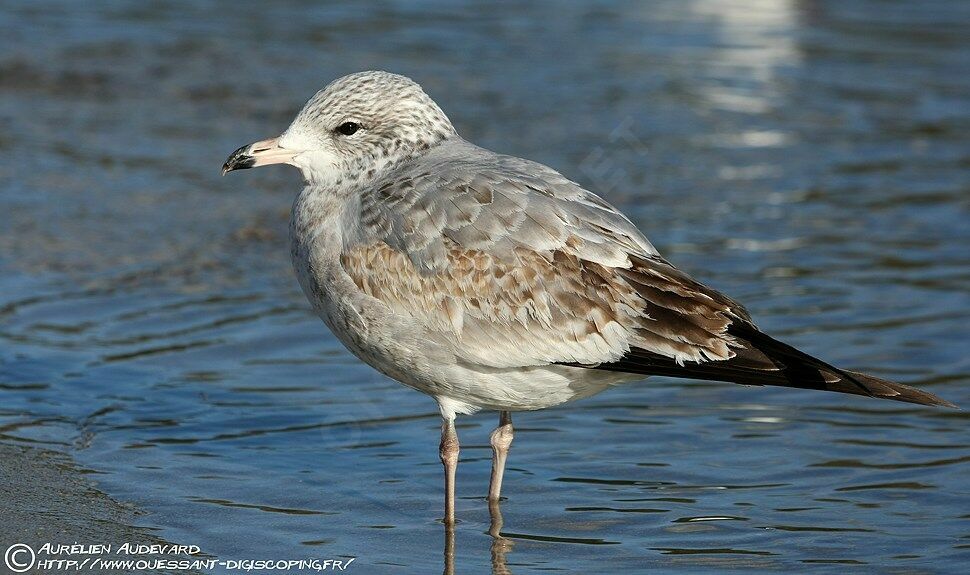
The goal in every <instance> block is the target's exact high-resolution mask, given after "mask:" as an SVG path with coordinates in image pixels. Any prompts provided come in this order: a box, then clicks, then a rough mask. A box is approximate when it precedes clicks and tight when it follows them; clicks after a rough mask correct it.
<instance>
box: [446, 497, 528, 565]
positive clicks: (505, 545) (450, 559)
mask: <svg viewBox="0 0 970 575" xmlns="http://www.w3.org/2000/svg"><path fill="white" fill-rule="evenodd" d="M488 514H489V517H490V518H491V523H490V525H489V528H488V534H489V535H491V536H492V546H491V550H490V551H491V554H492V575H511V574H512V571H510V570H509V567H508V559H507V557H506V555H508V554H509V553H510V552H511V551H512V546H513V545H514V542H513V541H512V540H511V539H508V538H506V537H503V536H502V508H501V507H500V505H499V502H498V501H489V502H488ZM444 555H445V570H444V575H455V525H454V523H450V524H449V523H445V553H444Z"/></svg>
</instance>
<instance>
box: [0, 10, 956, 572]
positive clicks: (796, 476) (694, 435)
mask: <svg viewBox="0 0 970 575" xmlns="http://www.w3.org/2000/svg"><path fill="white" fill-rule="evenodd" d="M968 25H970V4H967V3H964V2H944V1H935V2H934V1H930V2H925V1H924V2H916V1H913V2H892V3H887V2H876V1H859V2H851V3H844V2H835V1H827V2H826V1H807V0H806V1H801V2H795V1H785V0H778V1H758V0H737V1H728V2H720V1H714V0H689V1H680V0H678V1H674V0H670V1H659V2H650V3H609V2H598V3H592V4H580V3H554V2H533V3H529V4H527V5H522V6H513V5H509V6H503V7H501V8H499V7H495V6H485V5H482V6H480V5H478V4H472V3H459V4H454V3H444V2H441V3H437V2H421V3H417V4H412V3H405V2H373V3H371V2H345V3H328V4H322V3H316V2H311V1H309V0H293V1H289V2H282V3H216V2H168V3H165V4H161V3H152V4H151V5H149V4H148V3H143V2H135V1H116V2H104V3H97V4H96V5H94V4H92V5H88V4H84V3H76V2H61V3H56V2H48V3H44V4H43V5H41V4H38V3H35V2H19V1H13V2H6V3H5V4H4V6H3V7H2V8H0V37H3V38H4V49H3V51H2V52H0V109H2V110H3V111H4V112H3V114H2V115H0V441H5V442H15V443H22V444H32V445H40V446H44V447H48V448H55V449H62V450H65V451H67V452H69V453H70V454H71V455H72V456H73V457H74V458H75V459H76V460H77V461H78V462H79V464H80V465H82V466H83V467H84V468H85V470H86V471H87V472H88V473H89V477H91V478H92V479H93V480H94V481H96V482H97V485H98V487H99V489H101V490H102V491H105V492H106V493H108V494H109V495H110V496H112V497H114V498H116V499H118V500H121V501H128V502H132V503H134V504H135V505H137V506H138V507H140V508H141V509H143V510H144V511H145V513H144V514H143V515H140V516H139V518H138V520H139V524H140V525H143V526H145V527H149V528H151V529H154V530H157V533H158V534H159V535H160V536H162V537H164V538H166V539H168V540H171V541H176V542H179V543H183V544H193V545H199V546H200V547H201V548H202V549H204V550H205V551H206V552H207V553H209V554H211V555H215V556H217V557H220V558H226V559H234V558H256V559H299V558H306V557H321V558H340V557H343V558H348V557H356V560H355V563H354V564H353V569H352V570H353V571H355V572H358V573H428V572H438V571H441V570H445V569H446V568H447V565H446V562H445V554H444V551H445V550H446V549H445V544H446V537H445V532H444V529H443V527H442V525H441V523H440V522H439V521H438V519H439V517H440V515H441V511H442V501H441V499H442V495H441V469H440V463H439V461H438V456H437V442H438V425H439V420H438V416H437V410H436V407H435V405H434V403H433V402H432V401H431V400H430V399H429V398H427V397H425V396H423V395H421V394H419V393H416V392H414V391H411V390H409V389H406V388H404V387H403V386H400V385H398V384H396V383H395V382H393V381H390V380H388V379H387V378H385V377H383V376H381V375H379V374H378V373H377V372H375V371H373V370H371V369H370V368H368V367H366V366H364V365H362V364H361V363H360V362H358V361H357V360H356V359H355V358H354V357H353V356H351V355H350V354H349V353H348V352H347V351H345V350H344V349H343V348H342V347H341V345H340V344H339V343H338V342H337V341H336V340H335V339H334V338H333V337H332V336H331V335H330V334H329V333H328V332H327V329H326V327H325V326H324V325H323V324H322V323H321V322H320V321H319V320H318V319H316V318H315V317H313V316H312V314H311V313H310V311H309V309H308V305H307V304H306V303H305V302H304V300H303V296H302V294H300V293H299V289H298V287H297V285H296V281H295V280H294V279H293V278H292V273H291V271H290V269H289V262H288V252H287V248H286V245H285V229H286V218H287V214H288V209H289V205H290V202H291V201H292V197H293V195H294V194H295V193H296V191H297V190H298V189H299V187H300V179H299V176H298V174H297V173H296V172H295V171H291V170H286V169H283V168H279V169H266V170H258V171H254V172H247V173H245V177H241V176H240V177H236V175H235V174H233V176H231V177H227V178H220V177H219V168H220V166H221V164H222V161H223V160H224V159H225V157H226V156H227V155H228V153H229V152H231V151H232V150H233V149H235V148H236V147H238V146H239V145H242V144H244V143H247V142H251V141H254V140H257V139H262V138H265V137H269V136H274V135H277V134H278V133H280V132H281V131H282V129H283V128H284V127H285V126H286V125H287V123H288V122H289V120H290V119H291V117H292V116H293V114H294V113H295V112H296V110H298V109H299V107H300V106H301V105H302V103H303V102H304V101H305V99H306V98H308V97H309V96H310V95H311V94H312V93H313V92H314V91H315V90H317V89H319V88H320V87H322V86H323V85H324V84H325V83H327V82H328V81H330V80H331V79H333V78H335V77H337V76H339V75H342V74H344V73H348V72H352V71H356V70H361V69H372V68H381V69H387V70H390V71H395V72H399V73H404V74H408V75H410V76H412V77H414V78H415V79H416V80H418V81H419V82H421V83H422V84H423V85H424V87H425V89H426V90H427V91H428V92H429V93H430V94H431V95H432V96H433V97H434V98H435V99H436V100H437V101H438V102H439V103H440V104H441V106H442V107H443V108H444V109H445V111H446V112H447V113H448V114H449V115H450V117H451V118H452V120H453V122H454V123H455V125H456V126H457V128H458V130H459V132H460V133H462V134H463V135H464V136H465V137H466V138H468V139H470V140H472V141H474V142H476V143H479V144H481V145H484V146H487V147H490V148H492V149H495V150H497V151H502V152H506V153H512V154H516V155H521V156H525V157H529V158H532V159H535V160H539V161H542V162H545V163H547V164H549V165H552V166H553V167H556V168H557V169H560V170H561V171H563V172H564V173H566V174H567V175H569V176H570V177H572V178H574V179H576V180H578V181H580V182H582V183H583V184H585V185H587V186H589V187H590V188H591V189H594V190H597V191H598V192H600V193H601V194H602V195H604V196H605V197H607V198H608V199H610V200H611V201H612V202H613V203H615V204H617V205H619V206H620V207H621V208H622V209H623V210H624V211H625V212H626V213H628V214H629V215H630V216H631V217H632V218H633V219H634V221H635V222H636V223H637V224H638V225H639V226H640V227H641V229H642V230H644V232H645V233H646V234H647V235H648V237H650V238H651V240H652V241H653V242H654V243H655V244H656V245H657V246H658V248H660V249H661V251H662V252H663V253H664V254H665V255H666V256H667V257H668V258H669V259H671V260H672V261H673V262H675V263H676V264H677V265H679V266H680V267H682V268H683V269H685V270H688V271H689V272H691V273H692V274H694V275H695V276H696V277H698V278H699V279H701V280H702V281H705V282H707V283H709V284H711V285H713V286H716V287H718V288H719V289H722V290H723V291H725V292H727V293H729V294H731V295H732V296H734V297H735V298H737V299H739V300H741V301H742V302H744V303H746V305H747V306H748V308H749V309H750V310H751V312H752V314H753V315H754V317H755V319H756V321H757V322H758V324H759V325H760V326H761V327H762V328H764V329H765V330H766V331H768V332H770V333H773V334H774V335H776V336H779V337H782V338H783V339H786V340H787V341H789V342H791V343H793V344H795V345H798V346H799V347H802V348H803V349H805V350H806V351H809V352H811V353H813V354H816V355H819V356H821V357H823V358H825V359H827V360H829V361H831V362H833V363H837V364H839V365H844V366H845V367H851V368H857V369H860V370H865V371H869V372H872V373H874V374H878V375H882V376H884V377H888V378H892V379H897V380H900V381H903V382H907V383H911V384H913V385H917V386H921V387H925V388H927V389H929V390H931V391H933V392H934V393H937V394H939V395H941V396H943V397H945V398H947V399H949V400H951V401H954V402H956V403H959V404H962V405H963V406H964V407H966V406H970V392H968V389H970V387H968V383H970V362H968V354H967V351H966V350H967V349H968V345H967V342H968V339H970V338H968V336H970V330H968V328H967V324H968V319H970V305H968V304H970V297H968V293H970V290H968V288H970V281H968V280H970V274H968V264H970V258H968V257H967V253H968V252H967V248H966V246H967V245H968V242H970V227H968V225H967V222H968V215H970V214H968V211H970V209H968V208H970V203H968V197H970V196H968V193H970V174H968V166H970V163H968V162H970V137H968V135H967V134H968V133H970V44H968V41H967V34H966V30H967V27H968ZM495 419H496V418H495V417H494V415H493V414H480V415H476V416H473V417H466V418H462V419H461V420H460V421H459V423H460V426H459V434H460V437H461V439H462V461H461V465H460V466H459V471H458V495H459V498H460V499H459V502H458V516H459V518H460V520H461V522H460V523H459V525H458V526H457V529H456V531H455V534H454V535H455V541H454V549H453V550H454V563H455V565H454V567H455V571H456V572H459V573H481V572H488V571H489V570H490V569H491V570H493V571H494V572H498V573H501V572H514V573H517V574H521V573H545V572H550V571H551V572H567V573H580V572H585V573H604V572H646V571H651V572H654V571H658V570H659V571H661V572H663V571H668V572H669V571H686V572H712V573H722V572H726V571H732V570H738V571H740V570H744V571H745V572H748V573H760V572H765V573H771V572H781V571H792V570H797V571H799V572H802V571H811V572H830V573H842V572H845V571H847V570H854V571H860V572H872V573H888V572H893V573H955V572H963V571H965V570H966V565H967V564H968V563H970V521H968V519H970V473H968V465H967V464H968V462H970V432H968V431H967V416H966V412H960V411H947V410H937V409H928V408H922V407H917V406H910V405H905V404H898V403H892V402H877V401H873V400H866V399H862V398H855V397H845V396H837V395H833V394H822V393H816V392H808V391H796V390H787V389H757V388H743V387H738V386H732V385H729V384H716V383H700V382H692V381H679V380H668V379H662V378H657V379H653V380H650V381H648V382H644V383H640V384H633V385H629V386H625V387H621V388H618V389H615V390H611V391H609V392H607V393H604V394H602V395H599V396H597V397H594V398H592V399H589V400H585V401H582V402H578V403H576V404H572V405H568V406H563V407H561V408H557V409H552V410H547V411H543V412H536V413H525V414H517V415H516V416H515V424H516V430H517V434H516V440H515V444H514V446H513V450H512V453H511V456H510V460H509V471H508V473H507V475H506V483H505V487H504V495H506V496H507V501H505V502H503V505H502V507H501V513H502V520H503V522H504V523H503V524H502V526H501V528H500V529H497V530H495V532H496V533H498V535H496V536H494V537H493V535H490V534H489V531H490V527H491V522H492V518H491V517H490V514H489V510H488V508H487V505H486V504H485V501H484V499H483V498H484V495H485V493H486V489H487V482H488V468H489V465H490V450H489V448H488V433H489V431H490V430H491V428H492V427H493V426H494V424H495ZM66 543H71V542H66ZM503 570H507V571H503Z"/></svg>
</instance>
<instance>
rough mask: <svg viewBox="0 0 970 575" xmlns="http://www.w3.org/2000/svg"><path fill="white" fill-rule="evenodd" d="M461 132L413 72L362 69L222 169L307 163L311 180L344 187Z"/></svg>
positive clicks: (320, 94) (319, 95)
mask: <svg viewBox="0 0 970 575" xmlns="http://www.w3.org/2000/svg"><path fill="white" fill-rule="evenodd" d="M454 135H455V129H454V128H453V127H452V125H451V122H450V121H449V120H448V117H447V116H445V113H444V112H442V111H441V108H439V107H438V105H437V104H435V103H434V101H433V100H432V99H431V98H430V97H429V96H428V95H427V94H425V93H424V90H422V89H421V86H419V85H418V84H417V83H416V82H414V81H413V80H411V79H410V78H407V77H405V76H399V75H397V74H390V73H388V72H358V73H356V74H351V75H349V76H344V77H343V78H339V79H337V80H334V81H333V82H331V83H330V85H328V86H327V87H326V88H324V89H323V90H320V91H319V92H317V93H316V95H314V96H313V97H312V98H310V100H309V101H308V102H307V103H306V105H305V106H303V109H302V110H300V113H299V114H297V116H296V119H294V120H293V123H292V124H290V127H289V128H287V129H286V131H285V132H283V135H282V136H279V137H278V138H271V139H268V140H262V141H259V142H256V143H253V144H249V145H246V146H243V147H241V148H239V149H238V150H236V151H235V152H233V153H232V155H231V156H229V159H227V160H226V163H225V165H223V167H222V173H223V174H225V173H227V172H231V171H233V170H240V169H245V168H255V167H258V166H265V165H268V164H281V163H282V164H290V165H293V166H296V167H297V168H299V169H300V171H301V172H303V178H304V179H305V180H306V181H307V182H310V183H313V184H324V185H331V186H341V185H347V184H353V183H356V182H363V181H368V180H372V179H374V178H376V177H379V176H380V174H381V171H382V170H385V169H387V168H388V167H391V166H394V165H397V164H399V163H401V162H403V161H407V160H409V159H412V158H414V157H416V156H419V155H421V154H423V153H425V152H426V151H427V150H430V149H431V148H433V147H434V146H436V145H438V144H439V143H441V142H442V141H443V140H445V139H447V138H449V137H451V136H454Z"/></svg>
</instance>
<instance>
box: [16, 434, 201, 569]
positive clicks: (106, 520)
mask: <svg viewBox="0 0 970 575" xmlns="http://www.w3.org/2000/svg"><path fill="white" fill-rule="evenodd" d="M0 493H2V494H3V495H2V509H3V513H2V515H3V521H0V548H2V550H3V551H6V550H7V549H8V547H9V546H11V545H13V544H15V543H24V544H27V545H30V546H31V547H32V548H33V549H35V550H36V549H39V548H40V547H41V546H42V545H44V544H45V543H50V544H51V545H58V544H64V545H73V544H74V543H80V544H83V545H96V544H118V545H120V544H123V543H126V542H128V543H144V544H162V545H164V544H166V543H167V542H166V541H164V540H162V539H160V538H158V537H157V536H155V535H153V534H152V532H151V531H150V530H148V529H145V528H142V527H138V526H137V525H135V523H137V517H138V516H139V515H140V514H143V513H144V512H143V511H141V510H139V509H137V508H136V507H134V506H132V505H129V504H125V503H122V502H119V501H116V500H114V499H112V498H110V497H108V496H107V495H105V494H104V493H102V492H101V491H99V490H98V489H97V488H96V487H95V486H94V484H93V483H92V482H90V481H88V479H87V478H86V477H85V476H84V470H83V469H81V468H79V467H78V466H77V465H76V464H75V463H74V461H73V460H72V459H71V458H70V456H68V455H67V454H64V453H60V452H57V451H51V450H47V449H39V448H35V447H26V446H22V445H11V444H4V443H0ZM38 558H41V557H40V556H39V555H38ZM62 558H63V556H62ZM139 558H146V557H141V556H139ZM179 558H184V556H182V557H179ZM0 569H3V572H7V571H6V566H4V567H2V568H0ZM60 571H64V572H66V571H65V570H57V569H40V568H38V566H36V565H35V567H34V568H33V569H31V570H29V571H26V573H57V572H60ZM86 572H89V573H108V572H110V573H122V572H124V571H118V570H111V571H99V570H92V571H87V570H86ZM131 572H134V570H132V571H131ZM153 572H154V571H153ZM157 572H159V573H195V571H157Z"/></svg>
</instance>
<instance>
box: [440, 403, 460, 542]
mask: <svg viewBox="0 0 970 575" xmlns="http://www.w3.org/2000/svg"><path fill="white" fill-rule="evenodd" d="M438 455H439V456H440V457H441V463H442V464H443V465H444V466H445V525H453V524H454V523H455V470H457V469H458V433H456V432H455V419H454V418H453V417H452V418H451V419H443V420H442V421H441V444H440V445H439V446H438Z"/></svg>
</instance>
